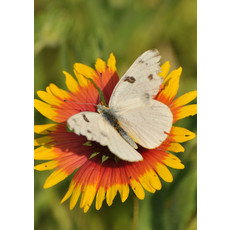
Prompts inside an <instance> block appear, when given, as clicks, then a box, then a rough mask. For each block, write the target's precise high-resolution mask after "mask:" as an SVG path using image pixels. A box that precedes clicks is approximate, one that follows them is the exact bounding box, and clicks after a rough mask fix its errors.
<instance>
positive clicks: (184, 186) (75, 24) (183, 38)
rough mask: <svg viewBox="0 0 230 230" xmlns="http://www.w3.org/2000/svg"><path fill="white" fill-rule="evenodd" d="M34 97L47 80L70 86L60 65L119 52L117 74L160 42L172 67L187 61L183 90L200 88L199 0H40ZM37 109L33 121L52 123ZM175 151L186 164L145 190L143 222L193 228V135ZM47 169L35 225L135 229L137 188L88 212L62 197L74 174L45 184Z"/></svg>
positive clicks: (157, 228) (145, 226)
mask: <svg viewBox="0 0 230 230" xmlns="http://www.w3.org/2000/svg"><path fill="white" fill-rule="evenodd" d="M34 6H35V52H34V53H35V86H34V88H35V98H38V97H37V95H36V91H37V90H45V87H46V86H47V85H48V84H49V83H55V84H56V85H58V86H59V87H60V88H64V89H66V86H65V85H64V75H63V74H62V70H66V71H67V72H69V73H71V74H72V73H73V70H72V69H73V64H74V63H75V62H81V63H84V64H87V65H89V66H91V67H93V66H94V64H95V61H96V58H98V57H100V58H102V59H104V60H107V58H108V57H109V54H110V53H111V52H113V53H114V55H115V57H116V59H117V69H118V74H119V76H122V75H123V73H124V72H125V71H126V70H127V68H128V67H129V66H130V65H131V64H132V62H133V61H134V60H135V59H136V58H137V57H138V56H139V55H140V54H141V53H143V52H144V51H146V50H148V49H151V48H157V49H158V50H159V52H160V53H161V56H162V61H161V63H162V64H163V63H164V62H165V61H167V60H169V61H170V63H171V65H172V67H171V69H175V68H178V67H179V66H182V67H183V72H182V77H181V81H180V89H179V93H178V96H180V95H182V94H183V93H186V92H188V91H192V90H196V82H197V81H196V75H197V58H196V57H197V42H196V37H197V35H196V32H197V25H196V21H197V16H196V7H197V3H196V0H166V1H161V0H142V1H141V0H139V1H138V0H134V1H132V0H108V1H106V0H55V1H54V0H35V2H34ZM49 122H50V121H48V120H47V119H46V118H44V117H43V116H42V115H41V114H39V113H38V112H37V111H36V110H35V124H44V123H49ZM176 125H177V126H182V127H185V128H187V129H189V130H192V131H193V132H196V117H188V118H185V119H183V120H182V121H178V122H177V124H176ZM183 146H184V147H185V150H186V151H185V152H184V153H179V154H177V156H178V157H179V158H180V159H181V160H182V162H183V163H184V164H185V169H184V170H173V169H170V171H171V172H172V174H173V176H174V181H173V183H165V182H163V181H162V184H163V187H162V190H160V191H157V192H156V193H155V194H150V193H148V192H147V191H146V198H145V199H144V200H143V201H140V202H139V205H140V210H139V219H138V229H141V230H174V229H175V230H194V229H196V226H197V225H196V221H197V212H196V211H197V203H196V198H197V196H196V191H197V183H196V176H197V170H196V165H197V164H196V160H197V154H196V139H194V140H192V141H189V142H188V143H185V144H183ZM49 174H50V172H38V171H35V179H34V186H35V188H34V192H35V203H34V209H35V210H34V224H35V229H36V230H40V229H42V230H52V229H55V230H78V229H79V230H91V229H98V230H107V229H110V230H116V229H117V230H118V229H127V230H129V229H131V225H132V224H131V223H132V214H133V213H132V212H133V211H132V210H133V193H132V192H131V193H130V196H129V198H128V199H127V201H126V202H125V203H121V201H120V197H119V195H117V196H116V198H115V200H114V202H113V205H112V206H111V207H108V206H107V204H106V203H105V202H104V203H103V206H102V208H101V210H99V211H96V210H95V208H94V204H93V205H92V206H91V208H90V210H89V211H88V213H87V214H84V213H83V212H82V210H81V209H80V208H79V204H77V205H76V207H75V208H74V210H72V211H70V210H69V201H66V202H65V203H64V204H62V205H61V204H60V203H59V202H60V200H61V199H62V197H63V196H64V194H65V192H66V191H67V189H68V186H69V182H70V180H71V178H72V177H70V178H68V179H67V180H65V181H63V182H61V183H59V184H58V185H56V186H54V187H52V188H49V189H46V190H44V189H43V184H44V182H45V179H46V178H47V177H48V175H49Z"/></svg>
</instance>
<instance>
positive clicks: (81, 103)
mask: <svg viewBox="0 0 230 230" xmlns="http://www.w3.org/2000/svg"><path fill="white" fill-rule="evenodd" d="M63 101H64V102H69V103H76V104H80V105H95V106H97V105H96V104H94V103H84V102H76V101H68V100H65V99H64V100H63Z"/></svg>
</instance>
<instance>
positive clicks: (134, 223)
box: [132, 195, 139, 230]
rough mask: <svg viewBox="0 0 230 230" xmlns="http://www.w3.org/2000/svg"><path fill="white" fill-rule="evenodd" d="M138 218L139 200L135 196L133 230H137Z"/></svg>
mask: <svg viewBox="0 0 230 230" xmlns="http://www.w3.org/2000/svg"><path fill="white" fill-rule="evenodd" d="M138 216H139V199H138V198H137V197H136V196H135V195H134V198H133V222H132V230H137V222H138Z"/></svg>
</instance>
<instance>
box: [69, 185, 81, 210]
mask: <svg viewBox="0 0 230 230" xmlns="http://www.w3.org/2000/svg"><path fill="white" fill-rule="evenodd" d="M80 195H81V184H78V185H77V186H76V187H74V190H73V193H72V196H71V198H70V203H69V209H70V210H72V209H73V208H74V207H75V205H76V203H77V201H78V199H79V196H80Z"/></svg>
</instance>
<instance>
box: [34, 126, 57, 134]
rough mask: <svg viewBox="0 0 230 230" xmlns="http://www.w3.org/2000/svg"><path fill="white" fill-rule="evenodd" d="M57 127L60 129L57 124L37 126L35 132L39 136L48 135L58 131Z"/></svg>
mask: <svg viewBox="0 0 230 230" xmlns="http://www.w3.org/2000/svg"><path fill="white" fill-rule="evenodd" d="M57 127H58V125H57V124H46V125H35V126H34V132H35V133H37V134H43V135H46V134H49V133H50V132H52V131H54V130H56V128H57Z"/></svg>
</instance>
